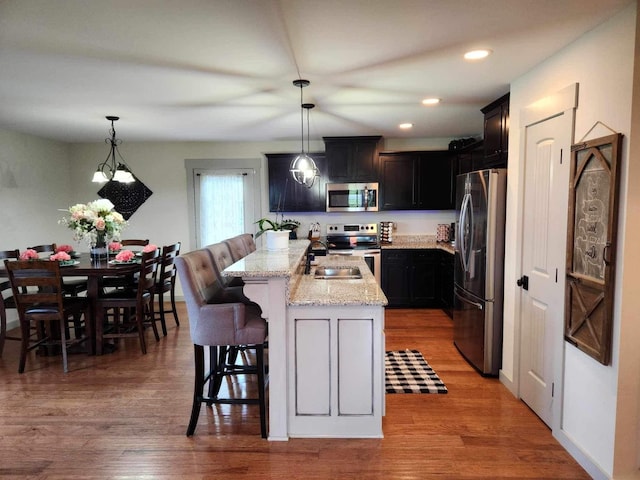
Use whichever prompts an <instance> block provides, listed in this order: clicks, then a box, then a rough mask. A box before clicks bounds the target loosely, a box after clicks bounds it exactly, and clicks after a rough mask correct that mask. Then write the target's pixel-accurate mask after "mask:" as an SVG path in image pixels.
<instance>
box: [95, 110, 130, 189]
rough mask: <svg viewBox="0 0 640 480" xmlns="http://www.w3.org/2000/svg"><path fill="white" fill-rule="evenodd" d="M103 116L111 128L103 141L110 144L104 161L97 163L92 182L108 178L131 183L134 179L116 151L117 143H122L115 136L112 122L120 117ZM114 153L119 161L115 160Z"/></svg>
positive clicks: (106, 180) (99, 181)
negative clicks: (107, 136) (108, 135)
mask: <svg viewBox="0 0 640 480" xmlns="http://www.w3.org/2000/svg"><path fill="white" fill-rule="evenodd" d="M105 118H106V119H107V120H109V121H110V122H111V128H110V129H109V134H110V137H109V138H106V139H105V143H107V144H109V145H110V148H109V154H108V155H107V158H106V159H105V161H104V162H102V163H100V164H99V165H98V168H97V169H96V171H95V172H94V174H93V178H92V180H91V181H92V182H94V183H106V182H108V181H109V180H114V181H116V182H120V183H133V182H135V181H136V179H135V177H134V176H133V174H132V173H131V169H130V168H129V167H128V165H127V163H126V162H125V161H124V158H122V155H120V152H119V151H118V145H119V144H120V143H122V140H118V139H117V138H116V130H115V127H114V122H116V121H118V120H119V119H120V117H114V116H111V115H110V116H107V117H105ZM116 154H117V155H118V157H119V159H120V161H117V162H116Z"/></svg>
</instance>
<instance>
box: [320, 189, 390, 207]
mask: <svg viewBox="0 0 640 480" xmlns="http://www.w3.org/2000/svg"><path fill="white" fill-rule="evenodd" d="M326 198H327V208H326V211H327V212H377V211H378V199H379V196H378V184H377V183H376V182H372V183H327V196H326Z"/></svg>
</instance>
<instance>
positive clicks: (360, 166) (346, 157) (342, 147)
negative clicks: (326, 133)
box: [324, 135, 382, 183]
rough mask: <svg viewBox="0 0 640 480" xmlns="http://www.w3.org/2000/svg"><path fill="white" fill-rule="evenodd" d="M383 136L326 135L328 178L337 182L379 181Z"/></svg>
mask: <svg viewBox="0 0 640 480" xmlns="http://www.w3.org/2000/svg"><path fill="white" fill-rule="evenodd" d="M381 143H382V137H381V136H379V135H375V136H364V137H324V144H325V155H326V160H327V169H328V179H329V181H331V182H336V183H348V182H377V181H378V152H379V151H380V145H381Z"/></svg>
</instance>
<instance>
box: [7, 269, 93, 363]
mask: <svg viewBox="0 0 640 480" xmlns="http://www.w3.org/2000/svg"><path fill="white" fill-rule="evenodd" d="M4 265H5V269H6V270H7V274H8V276H9V282H10V283H11V288H12V291H13V298H14V299H15V303H16V308H17V310H18V318H19V319H20V330H21V337H22V341H21V348H20V364H19V366H18V373H23V372H24V368H25V364H26V361H27V355H28V353H29V352H30V351H31V350H33V349H34V348H38V347H52V346H58V345H59V346H60V348H61V350H62V366H63V369H64V372H65V373H66V372H67V371H68V364H67V350H68V349H69V348H70V347H72V346H73V345H76V344H78V343H82V342H85V341H87V340H88V339H90V338H91V337H92V332H91V322H89V321H88V320H87V319H88V318H89V317H88V315H89V302H88V299H87V298H86V297H67V296H64V295H63V287H62V277H61V276H60V264H59V263H58V262H51V261H49V260H16V261H10V260H5V261H4ZM79 317H83V318H84V332H85V334H84V335H83V336H81V337H78V336H76V337H75V338H68V337H67V332H69V331H71V330H70V328H69V327H70V325H71V324H74V322H75V321H76V320H77V319H78V318H79ZM74 325H75V324H74ZM32 327H35V328H36V330H37V332H38V335H37V337H36V338H35V339H34V338H33V337H32V335H31V329H32ZM56 328H57V329H58V330H59V331H56Z"/></svg>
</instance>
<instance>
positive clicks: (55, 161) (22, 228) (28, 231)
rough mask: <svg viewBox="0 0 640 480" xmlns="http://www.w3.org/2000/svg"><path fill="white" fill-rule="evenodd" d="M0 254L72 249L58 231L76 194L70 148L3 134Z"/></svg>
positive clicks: (0, 159)
mask: <svg viewBox="0 0 640 480" xmlns="http://www.w3.org/2000/svg"><path fill="white" fill-rule="evenodd" d="M0 145H1V146H2V148H0V205H2V208H0V250H10V249H14V248H17V249H20V250H21V251H22V250H24V249H25V248H27V247H30V246H32V245H39V244H44V243H53V242H57V243H66V240H68V239H65V238H64V235H61V233H63V232H64V227H62V226H60V225H58V219H59V218H61V217H62V212H59V211H58V210H57V209H58V208H66V207H67V205H68V202H69V198H70V196H71V195H70V193H71V192H72V191H73V189H74V184H73V181H72V179H71V174H72V172H71V163H70V162H69V160H68V155H69V146H68V145H66V144H64V143H60V142H54V141H51V140H45V139H42V138H37V137H33V136H30V135H23V134H18V133H12V132H7V131H3V130H0Z"/></svg>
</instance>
